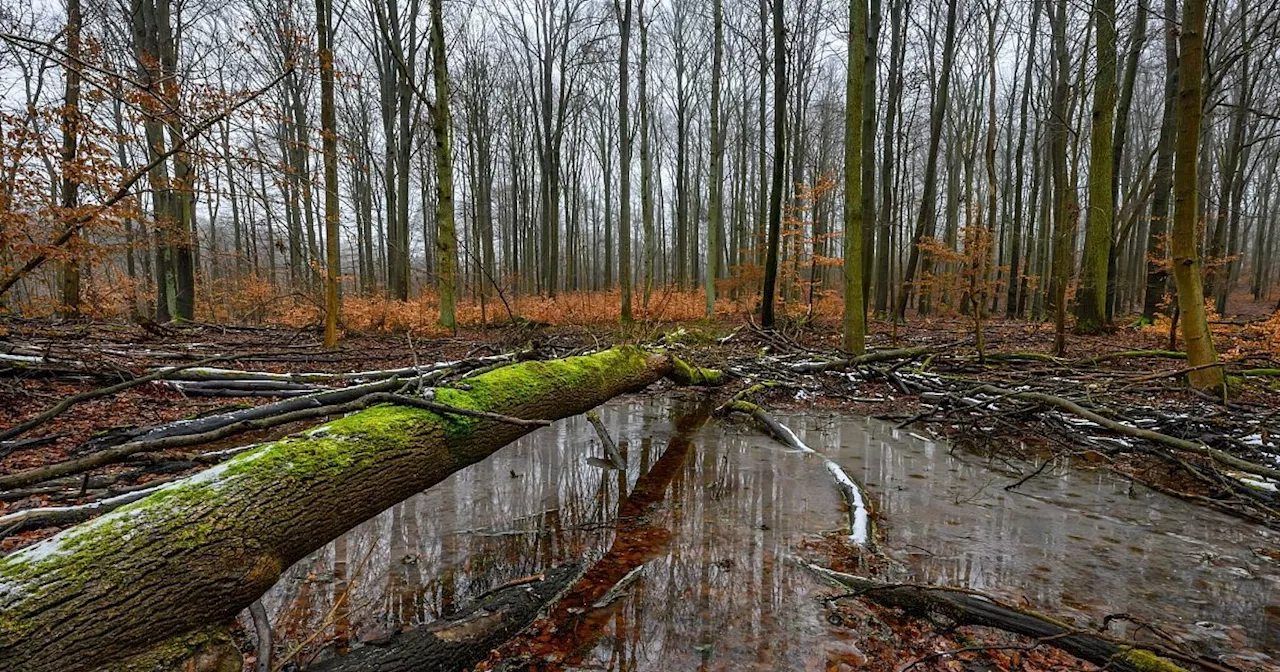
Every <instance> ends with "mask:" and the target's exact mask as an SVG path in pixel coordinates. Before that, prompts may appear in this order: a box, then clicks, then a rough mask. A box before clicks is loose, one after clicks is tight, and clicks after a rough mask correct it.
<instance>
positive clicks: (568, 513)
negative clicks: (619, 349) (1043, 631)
mask: <svg viewBox="0 0 1280 672" xmlns="http://www.w3.org/2000/svg"><path fill="white" fill-rule="evenodd" d="M703 410H705V409H703ZM600 415H601V417H602V419H603V421H604V423H605V425H606V426H607V427H608V429H609V431H610V433H611V434H612V435H613V436H614V438H615V439H617V440H618V443H619V447H620V448H621V449H622V450H623V451H625V453H626V454H627V456H628V465H629V466H628V469H627V470H625V471H610V470H602V469H600V468H598V467H596V466H592V464H591V463H590V462H589V461H588V459H589V458H591V457H593V456H595V457H598V456H600V455H601V454H602V452H601V449H600V446H599V444H598V441H597V440H596V438H595V433H594V430H593V429H592V428H591V426H590V425H589V424H588V423H587V422H586V420H585V419H583V418H572V419H569V420H566V421H563V422H560V423H557V424H556V425H554V426H552V427H548V428H545V429H541V430H539V431H537V432H535V433H533V434H530V435H529V436H527V437H526V438H524V439H522V440H520V441H519V442H517V443H515V444H513V445H511V446H508V447H507V448H504V449H503V450H501V451H499V452H498V453H496V454H495V455H493V456H492V457H491V458H490V459H488V460H486V461H484V462H482V463H480V464H477V465H473V466H472V467H469V468H467V469H465V470H463V471H461V472H458V473H457V474H455V475H453V476H452V477H450V478H449V479H447V480H446V481H444V482H442V483H441V484H439V485H437V486H436V487H434V488H432V489H431V490H429V491H427V492H425V493H422V494H420V495H418V496H415V497H413V498H411V499H409V500H407V501H405V502H403V503H401V504H398V505H396V506H395V507H392V508H391V509H390V510H388V511H386V512H384V513H383V514H381V515H379V516H378V517H376V518H374V519H372V520H369V521H367V522H366V523H364V524H361V525H360V526H358V527H356V528H355V529H353V530H351V531H350V532H348V533H347V534H345V535H343V536H342V537H341V538H340V539H338V540H336V541H335V542H334V543H331V544H329V545H327V546H326V547H325V548H323V549H321V550H320V551H317V552H316V553H315V554H313V555H312V556H311V557H309V558H307V559H305V560H303V561H301V562H299V563H298V564H297V565H295V566H294V567H293V568H291V569H290V570H289V571H288V572H287V574H286V576H285V577H284V578H283V579H282V580H281V581H280V583H279V584H278V585H277V586H276V587H275V588H273V589H272V591H271V592H270V593H268V595H267V596H266V597H265V598H264V602H265V604H266V607H267V610H268V613H269V615H270V617H271V621H272V623H273V626H274V627H273V629H274V630H275V634H276V640H277V649H278V652H283V651H293V650H294V649H295V648H299V647H300V655H299V656H298V660H299V661H300V662H305V661H308V660H312V661H314V660H320V659H324V658H327V657H330V656H332V655H334V654H336V653H342V652H343V651H344V650H346V649H348V648H350V647H352V646H355V645H358V644H360V643H362V642H376V641H379V640H383V639H386V638H387V637H389V636H390V635H391V634H392V633H394V632H396V631H397V630H401V629H405V628H411V627H414V626H417V625H421V624H424V623H427V622H430V621H432V620H435V619H437V618H439V617H440V616H442V615H444V614H448V613H449V612H450V611H451V610H452V609H453V608H454V607H455V606H457V605H460V604H462V603H464V602H466V601H467V600H469V599H471V598H474V597H475V596H477V595H480V594H482V593H484V592H485V591H487V590H490V589H492V588H494V587H496V586H499V585H501V584H503V583H506V582H508V581H511V580H513V579H517V578H521V577H525V576H529V575H531V574H536V573H538V572H539V571H541V570H543V569H545V568H547V567H550V566H553V565H556V564H559V563H562V562H564V561H566V560H570V559H577V558H580V557H583V556H586V557H587V558H588V559H589V560H593V561H594V560H600V559H602V558H603V561H602V562H600V563H599V564H598V565H597V566H596V567H594V568H593V569H592V570H591V572H592V573H589V574H588V576H587V580H586V581H584V582H583V583H582V585H581V586H579V587H578V588H577V589H576V590H575V592H574V593H572V594H571V595H570V596H569V597H568V598H567V599H566V601H565V602H564V603H563V604H562V605H561V608H560V613H559V614H558V615H557V620H556V623H557V624H558V625H559V626H560V630H558V631H557V635H556V637H555V638H554V639H555V642H556V646H554V647H552V648H551V649H538V650H537V651H536V653H537V654H538V655H539V656H541V660H544V661H546V660H554V661H556V665H555V666H553V667H561V668H571V669H608V670H653V669H670V670H692V669H735V670H737V669H756V670H773V669H827V668H828V667H829V666H830V665H831V664H832V663H834V662H836V661H839V662H841V663H845V664H849V665H853V666H856V665H857V664H858V662H859V661H860V659H861V654H860V653H859V652H858V651H857V649H856V648H855V647H854V645H853V643H852V641H851V639H850V633H849V632H848V631H847V630H845V629H843V628H841V627H835V626H831V625H829V624H827V623H826V622H825V620H823V615H824V614H823V610H822V609H821V608H820V606H819V605H818V603H817V602H816V600H815V599H814V597H815V596H816V595H817V594H819V593H820V592H822V587H821V586H819V585H817V584H816V582H815V580H814V579H813V578H812V577H811V576H809V575H808V574H807V573H805V572H803V571H801V570H799V569H798V568H796V567H795V565H793V564H792V563H790V562H787V558H788V556H789V555H791V554H792V553H794V552H795V550H796V547H797V545H798V544H800V543H801V542H802V541H803V540H805V539H806V538H812V536H813V535H815V534H817V533H820V532H823V531H835V530H840V529H842V526H843V525H846V524H847V516H846V515H845V514H844V503H843V501H842V499H841V497H840V495H839V493H838V491H837V490H836V488H835V487H834V485H833V483H832V481H831V478H830V476H829V475H828V474H827V472H826V471H825V469H823V465H822V461H821V460H820V459H817V458H816V457H815V456H808V457H806V456H805V455H803V454H801V453H797V452H793V451H788V450H785V449H783V448H781V447H780V446H778V445H777V444H775V443H773V442H772V441H770V440H768V439H766V438H764V437H763V436H760V435H758V434H756V433H753V432H750V431H748V430H746V429H745V428H739V427H736V426H734V425H730V424H726V423H722V422H710V423H707V424H702V420H703V419H704V418H703V416H702V415H701V414H700V412H699V411H698V410H697V409H693V408H690V407H688V405H687V404H686V405H681V404H680V403H678V402H673V401H655V400H645V401H643V402H635V401H615V402H613V403H611V404H608V405H606V406H605V407H603V408H602V409H600ZM780 419H781V420H783V421H784V422H786V423H787V424H788V425H790V426H791V427H792V428H794V429H795V430H796V432H797V433H798V434H799V435H800V437H801V438H802V439H803V440H804V441H805V442H806V443H807V444H809V445H810V446H812V447H813V448H815V449H816V450H819V451H821V452H823V453H824V454H825V455H826V456H827V457H829V458H831V459H833V460H835V461H836V462H837V463H839V464H840V465H841V466H843V467H844V468H845V470H846V471H847V472H848V473H849V474H851V475H852V476H854V477H855V478H857V479H858V480H860V481H861V482H862V483H863V484H864V485H865V486H866V488H867V490H868V491H869V493H870V494H871V496H872V499H873V500H875V501H874V504H875V506H876V507H877V508H878V510H879V513H880V515H881V516H882V517H883V518H884V519H885V521H886V526H885V528H886V533H887V535H888V538H887V547H888V549H889V550H890V552H891V553H892V554H893V555H894V556H895V557H896V558H897V559H899V560H900V561H901V562H902V565H903V566H904V567H906V568H907V569H906V570H905V571H906V572H908V573H909V574H907V575H906V576H905V577H904V578H909V579H911V580H914V581H923V582H935V583H944V584H949V585H960V586H970V587H973V588H978V589H982V590H990V591H993V592H997V593H1000V594H1003V595H1005V596H1007V597H1010V598H1012V599H1015V600H1019V601H1021V600H1022V599H1024V598H1025V599H1026V600H1027V601H1028V602H1029V603H1030V604H1031V605H1034V606H1035V607H1036V608H1040V609H1044V610H1046V611H1052V612H1056V613H1061V614H1065V615H1070V616H1075V617H1077V618H1080V619H1082V621H1086V622H1087V621H1094V622H1100V621H1101V619H1102V618H1103V617H1104V616H1105V615H1107V614H1112V613H1119V612H1127V613H1129V614H1132V615H1134V616H1135V617H1138V618H1141V619H1147V620H1151V621H1153V622H1155V623H1157V624H1158V625H1160V626H1161V627H1162V628H1165V629H1166V630H1171V631H1173V632H1175V633H1177V634H1181V635H1186V636H1193V637H1194V638H1195V639H1196V640H1197V641H1199V642H1205V643H1207V644H1206V646H1207V647H1209V650H1213V647H1216V648H1217V649H1227V650H1230V649H1233V648H1242V647H1244V646H1251V647H1260V648H1262V649H1271V648H1275V647H1277V646H1280V635H1278V634H1277V633H1278V632H1280V628H1278V627H1277V620H1276V619H1277V615H1278V614H1280V609H1277V608H1276V606H1275V604H1276V601H1277V598H1276V596H1277V588H1278V586H1280V578H1277V574H1278V572H1277V567H1276V566H1275V565H1274V564H1269V563H1268V562H1267V561H1264V560H1263V559H1262V558H1261V557H1260V556H1258V555H1255V554H1254V553H1253V550H1252V549H1254V548H1275V546H1276V539H1275V537H1274V536H1273V534H1272V533H1270V532H1268V531H1267V530H1265V529H1263V528H1259V527H1257V526H1253V525H1249V524H1247V523H1243V522H1241V521H1239V520H1235V519H1232V518H1227V517H1225V516H1222V515H1220V514H1217V513H1215V512H1213V511H1210V510H1207V509H1204V508H1201V507H1196V506H1192V505H1189V504H1186V503H1183V502H1180V501H1177V500H1173V499H1170V498H1168V497H1164V496H1162V495H1158V494H1154V493H1150V492H1147V491H1144V490H1142V489H1138V490H1137V491H1134V492H1130V491H1129V487H1128V484H1127V483H1125V482H1123V481H1121V480H1119V479H1116V478H1114V477H1111V476H1109V475H1107V474H1105V473H1100V472H1081V471H1071V470H1046V473H1044V474H1042V475H1041V476H1039V477H1037V478H1035V479H1033V480H1031V481H1029V482H1028V483H1026V484H1025V485H1023V486H1022V487H1021V488H1020V489H1019V492H1018V493H1016V494H1015V493H1008V492H1006V491H1005V490H1004V489H1003V487H1004V486H1005V485H1006V484H1008V483H1009V482H1011V480H1012V479H1011V478H1010V477H1009V476H1008V475H1005V474H1003V473H1001V472H1000V471H998V470H995V469H991V468H988V467H987V466H984V465H983V464H982V463H981V461H980V460H979V459H978V458H974V457H971V456H969V457H962V456H956V455H952V454H951V453H949V452H948V450H947V449H946V447H945V446H942V445H939V444H935V443H932V442H929V441H925V440H922V439H919V438H917V437H913V436H911V435H909V434H908V433H904V432H897V431H894V430H892V429H891V428H889V427H888V426H887V425H884V424H883V423H879V422H875V421H871V420H865V419H857V418H843V417H832V416H828V415H815V414H808V415H793V416H790V417H788V416H786V415H781V416H780ZM996 466H999V465H996ZM1003 468H1004V467H1002V466H1001V469H1003ZM620 514H621V522H619V516H620ZM619 530H620V531H621V533H620V534H619V532H618V531H619ZM636 567H640V568H641V569H640V573H639V574H638V575H636V577H635V579H636V580H635V581H634V583H632V584H630V587H629V588H628V589H627V590H626V591H625V593H624V594H623V595H622V596H621V597H619V598H618V599H615V600H602V599H601V598H603V597H604V596H605V592H606V589H607V587H608V586H609V585H612V584H613V583H614V582H616V581H617V580H618V579H621V578H623V577H624V576H627V575H628V574H629V573H630V572H631V570H633V569H635V568H636ZM317 633H318V634H317ZM543 639H547V638H543ZM529 640H530V642H532V641H533V638H529ZM530 646H533V644H532V643H530ZM526 648H528V647H526ZM277 655H279V653H278V654H277Z"/></svg>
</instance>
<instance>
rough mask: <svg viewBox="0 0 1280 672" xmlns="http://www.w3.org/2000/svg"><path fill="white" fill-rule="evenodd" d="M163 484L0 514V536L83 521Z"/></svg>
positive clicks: (147, 493) (150, 492)
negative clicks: (95, 498)
mask: <svg viewBox="0 0 1280 672" xmlns="http://www.w3.org/2000/svg"><path fill="white" fill-rule="evenodd" d="M162 487H164V484H159V485H155V486H149V487H147V488H146V489H143V490H136V491H134V492H126V493H124V494H121V495H116V496H114V497H108V498H106V499H101V500H98V501H96V502H90V503H88V504H77V505H75V506H51V507H45V508H40V509H24V510H22V511H15V512H13V513H9V514H5V515H3V516H0V539H3V538H5V537H8V536H10V535H13V534H17V533H19V532H24V531H26V530H38V529H40V528H42V527H54V526H62V525H74V524H76V523H83V522H84V521H86V520H89V519H90V518H93V517H94V516H98V515H102V514H104V513H109V512H111V511H114V510H116V509H118V508H120V507H122V506H124V505H125V504H132V503H133V502H136V501H138V500H139V499H142V498H143V497H147V496H149V495H150V494H152V493H153V492H155V491H157V490H159V489H160V488H162Z"/></svg>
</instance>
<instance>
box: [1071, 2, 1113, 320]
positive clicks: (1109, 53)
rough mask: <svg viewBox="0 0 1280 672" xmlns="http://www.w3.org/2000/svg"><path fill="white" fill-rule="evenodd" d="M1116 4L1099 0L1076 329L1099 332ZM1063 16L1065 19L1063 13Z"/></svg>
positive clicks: (1108, 226)
mask: <svg viewBox="0 0 1280 672" xmlns="http://www.w3.org/2000/svg"><path fill="white" fill-rule="evenodd" d="M1115 14H1116V5H1115V2H1114V0H1098V1H1097V2H1095V3H1094V6H1093V20H1094V23H1095V24H1096V25H1097V27H1098V75H1097V83H1096V88H1095V89H1094V94H1093V126H1092V130H1091V131H1090V135H1089V144H1090V148H1089V216H1088V225H1087V226H1086V228H1085V233H1084V259H1083V265H1082V267H1081V269H1080V292H1079V294H1078V295H1077V297H1076V318H1077V321H1076V331H1078V332H1080V333H1096V332H1098V331H1099V330H1101V329H1102V328H1103V327H1105V326H1106V322H1107V269H1108V257H1109V256H1110V253H1111V230H1112V227H1113V224H1114V220H1115V209H1116V204H1115V193H1114V192H1113V191H1112V189H1113V188H1114V184H1113V182H1112V174H1113V170H1114V168H1113V166H1112V155H1113V152H1114V145H1113V143H1114V142H1115V138H1114V137H1112V127H1113V125H1114V120H1115V111H1116V16H1115ZM1059 18H1060V19H1064V18H1065V17H1059Z"/></svg>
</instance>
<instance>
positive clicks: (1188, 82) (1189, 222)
mask: <svg viewBox="0 0 1280 672" xmlns="http://www.w3.org/2000/svg"><path fill="white" fill-rule="evenodd" d="M1204 24H1205V0H1186V2H1184V3H1183V7H1182V33H1181V36H1180V38H1179V39H1180V45H1181V53H1180V54H1179V59H1178V69H1179V75H1178V89H1179V91H1178V140H1177V149H1176V159H1175V163H1174V167H1173V240H1172V245H1171V251H1172V253H1173V279H1174V282H1175V283H1177V286H1178V309H1179V312H1180V313H1181V314H1182V340H1183V341H1184V342H1185V345H1184V346H1183V347H1185V348H1186V351H1187V366H1188V367H1189V368H1190V373H1188V374H1187V378H1188V380H1189V381H1190V383H1191V386H1192V387H1195V388H1196V389H1200V390H1212V389H1220V388H1221V387H1222V384H1223V377H1222V367H1219V366H1208V365H1211V364H1214V363H1216V362H1217V361H1218V352H1217V351H1216V350H1215V349H1214V347H1213V336H1212V335H1211V334H1210V333H1209V324H1208V321H1207V320H1206V319H1205V312H1204V278H1203V276H1202V273H1201V267H1200V253H1199V250H1198V249H1197V247H1198V246H1197V244H1196V238H1197V236H1196V220H1197V219H1198V217H1197V215H1198V208H1197V197H1198V190H1197V187H1198V185H1197V182H1198V179H1199V176H1198V174H1197V173H1198V170H1199V167H1200V165H1199V164H1200V162H1199V149H1200V144H1199V143H1200V120H1201V117H1202V116H1203V107H1202V105H1203V102H1202V95H1203V90H1202V86H1203V82H1202V79H1203V77H1204Z"/></svg>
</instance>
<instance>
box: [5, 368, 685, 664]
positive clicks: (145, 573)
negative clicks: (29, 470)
mask: <svg viewBox="0 0 1280 672" xmlns="http://www.w3.org/2000/svg"><path fill="white" fill-rule="evenodd" d="M689 370H693V371H694V372H695V373H698V372H700V370H697V369H690V367H687V366H678V365H677V363H676V361H675V360H674V359H673V358H670V357H668V356H664V355H656V354H650V353H646V352H644V351H642V350H640V349H638V348H634V347H628V348H615V349H613V350H607V351H604V352H601V353H598V354H595V355H590V356H585V357H572V358H568V359H563V360H554V361H550V362H527V363H523V364H516V365H512V366H509V367H504V368H501V369H496V370H494V371H491V372H489V373H487V374H483V375H480V376H476V377H474V378H471V379H468V384H469V387H470V389H467V390H463V389H454V388H439V389H437V390H436V397H435V398H436V401H437V402H439V403H444V404H448V405H450V406H454V407H462V408H467V409H470V410H480V411H500V412H502V413H504V414H507V415H511V416H516V417H521V418H546V419H552V418H561V417H565V416H568V415H575V414H578V413H583V412H585V411H587V410H589V409H591V408H592V407H594V406H596V405H598V404H600V403H602V402H604V401H606V400H608V399H610V398H612V397H614V396H617V395H618V394H622V393H626V392H634V391H638V390H640V389H643V388H644V387H646V386H648V385H649V384H651V383H653V382H655V381H656V380H658V379H659V378H661V377H663V376H670V375H676V376H677V377H679V378H688V377H689V374H688V371H689ZM697 377H698V378H700V379H702V380H704V381H705V380H707V379H708V378H707V376H705V375H702V376H697ZM529 431H531V428H530V427H527V426H520V425H515V424H511V423H507V422H503V421H500V420H495V419H490V418H484V417H468V416H459V415H455V414H443V415H442V414H438V413H436V412H432V411H427V410H424V409H420V408H412V407H406V406H379V407H375V408H371V409H368V410H366V411H363V412H360V413H356V414H353V415H350V416H347V417H345V418H343V419H341V420H337V421H334V422H331V423H328V424H326V425H322V426H320V427H318V428H315V429H313V430H310V431H308V432H306V433H303V434H298V435H294V436H291V437H288V438H285V439H282V440H280V441H275V442H271V443H267V444H265V445H263V446H261V447H259V448H257V449H254V450H251V451H247V452H245V453H244V454H243V455H241V456H239V457H237V458H235V459H232V460H230V461H229V462H226V463H223V464H222V465H219V466H218V467H215V468H213V469H210V470H208V471H205V472H203V473H201V474H198V475H196V476H193V477H191V478H189V479H185V480H183V481H179V482H176V483H174V484H172V485H170V486H167V487H165V488H163V489H161V490H160V491H158V492H156V493H155V494H153V495H151V496H150V497H147V498H146V499H143V500H141V501H139V502H136V503H134V504H131V505H129V506H126V507H123V508H121V509H118V510H116V511H114V512H112V513H110V514H108V515H105V516H102V517H101V518H98V519H96V520H94V521H91V522H89V523H86V524H84V525H80V526H77V527H74V528H71V529H70V530H67V531H65V532H63V533H61V534H59V535H57V536H55V537H53V538H51V539H48V540H46V541H44V542H42V543H40V544H36V545H35V546H31V547H28V548H26V549H23V550H21V551H19V552H17V553H14V554H12V555H9V556H7V557H5V558H3V559H0V612H3V613H4V618H3V619H0V670H23V671H25V672H45V671H54V670H57V671H60V672H79V671H82V670H92V669H96V668H98V667H100V666H102V665H103V664H104V663H108V662H110V661H118V660H123V659H126V658H128V657H130V656H134V655H136V654H143V653H146V652H147V651H150V650H154V649H155V648H156V647H163V646H164V645H165V644H166V643H170V642H171V640H173V639H174V638H181V637H185V636H188V635H189V633H192V632H194V631H196V630H198V629H201V628H204V627H207V626H210V625H216V624H221V623H225V622H228V621H229V620H230V619H232V618H233V617H234V616H235V614H236V613H238V612H239V611H240V610H241V609H243V608H245V607H247V606H248V605H249V604H250V603H252V602H253V601H254V600H255V599H257V598H258V597H259V596H261V595H262V594H263V593H264V592H265V591H266V590H267V589H268V588H270V587H271V586H272V585H273V584H274V583H275V581H276V580H277V578H278V577H279V576H280V573H281V572H283V571H284V569H285V568H287V567H289V566H290V565H292V564H293V563H294V562H296V561H297V560H299V559H301V558H302V557H304V556H305V555H307V554H308V553H310V552H312V551H314V550H315V549H317V548H319V547H320V546H322V545H323V544H325V543H326V542H328V541H329V540H330V539H333V538H335V537H337V536H338V535H339V534H341V533H342V532H343V531H344V530H347V529H350V528H351V527H352V526H354V525H356V524H357V523H359V522H361V521H363V520H367V519H368V518H370V517H372V516H373V515H375V514H377V513H378V512H380V511H383V510H385V509H386V508H388V507H389V506H391V505H392V504H395V503H396V502H398V501H401V500H403V499H405V498H407V497H409V496H410V495H412V494H414V493H416V492H420V491H421V490H423V489H425V488H428V487H430V486H432V485H434V484H436V483H438V482H440V481H441V480H443V479H444V478H445V477H447V476H448V475H449V474H451V473H453V472H454V471H457V470H458V469H461V468H462V467H465V466H467V465H469V464H473V463H475V462H478V461H480V460H482V459H484V458H485V457H487V456H489V455H490V454H492V453H493V452H494V451H495V450H497V449H498V448H500V447H502V446H504V445H506V444H508V443H510V442H511V441H513V440H514V439H516V438H518V437H520V436H522V435H524V434H526V433H528V432H529Z"/></svg>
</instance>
